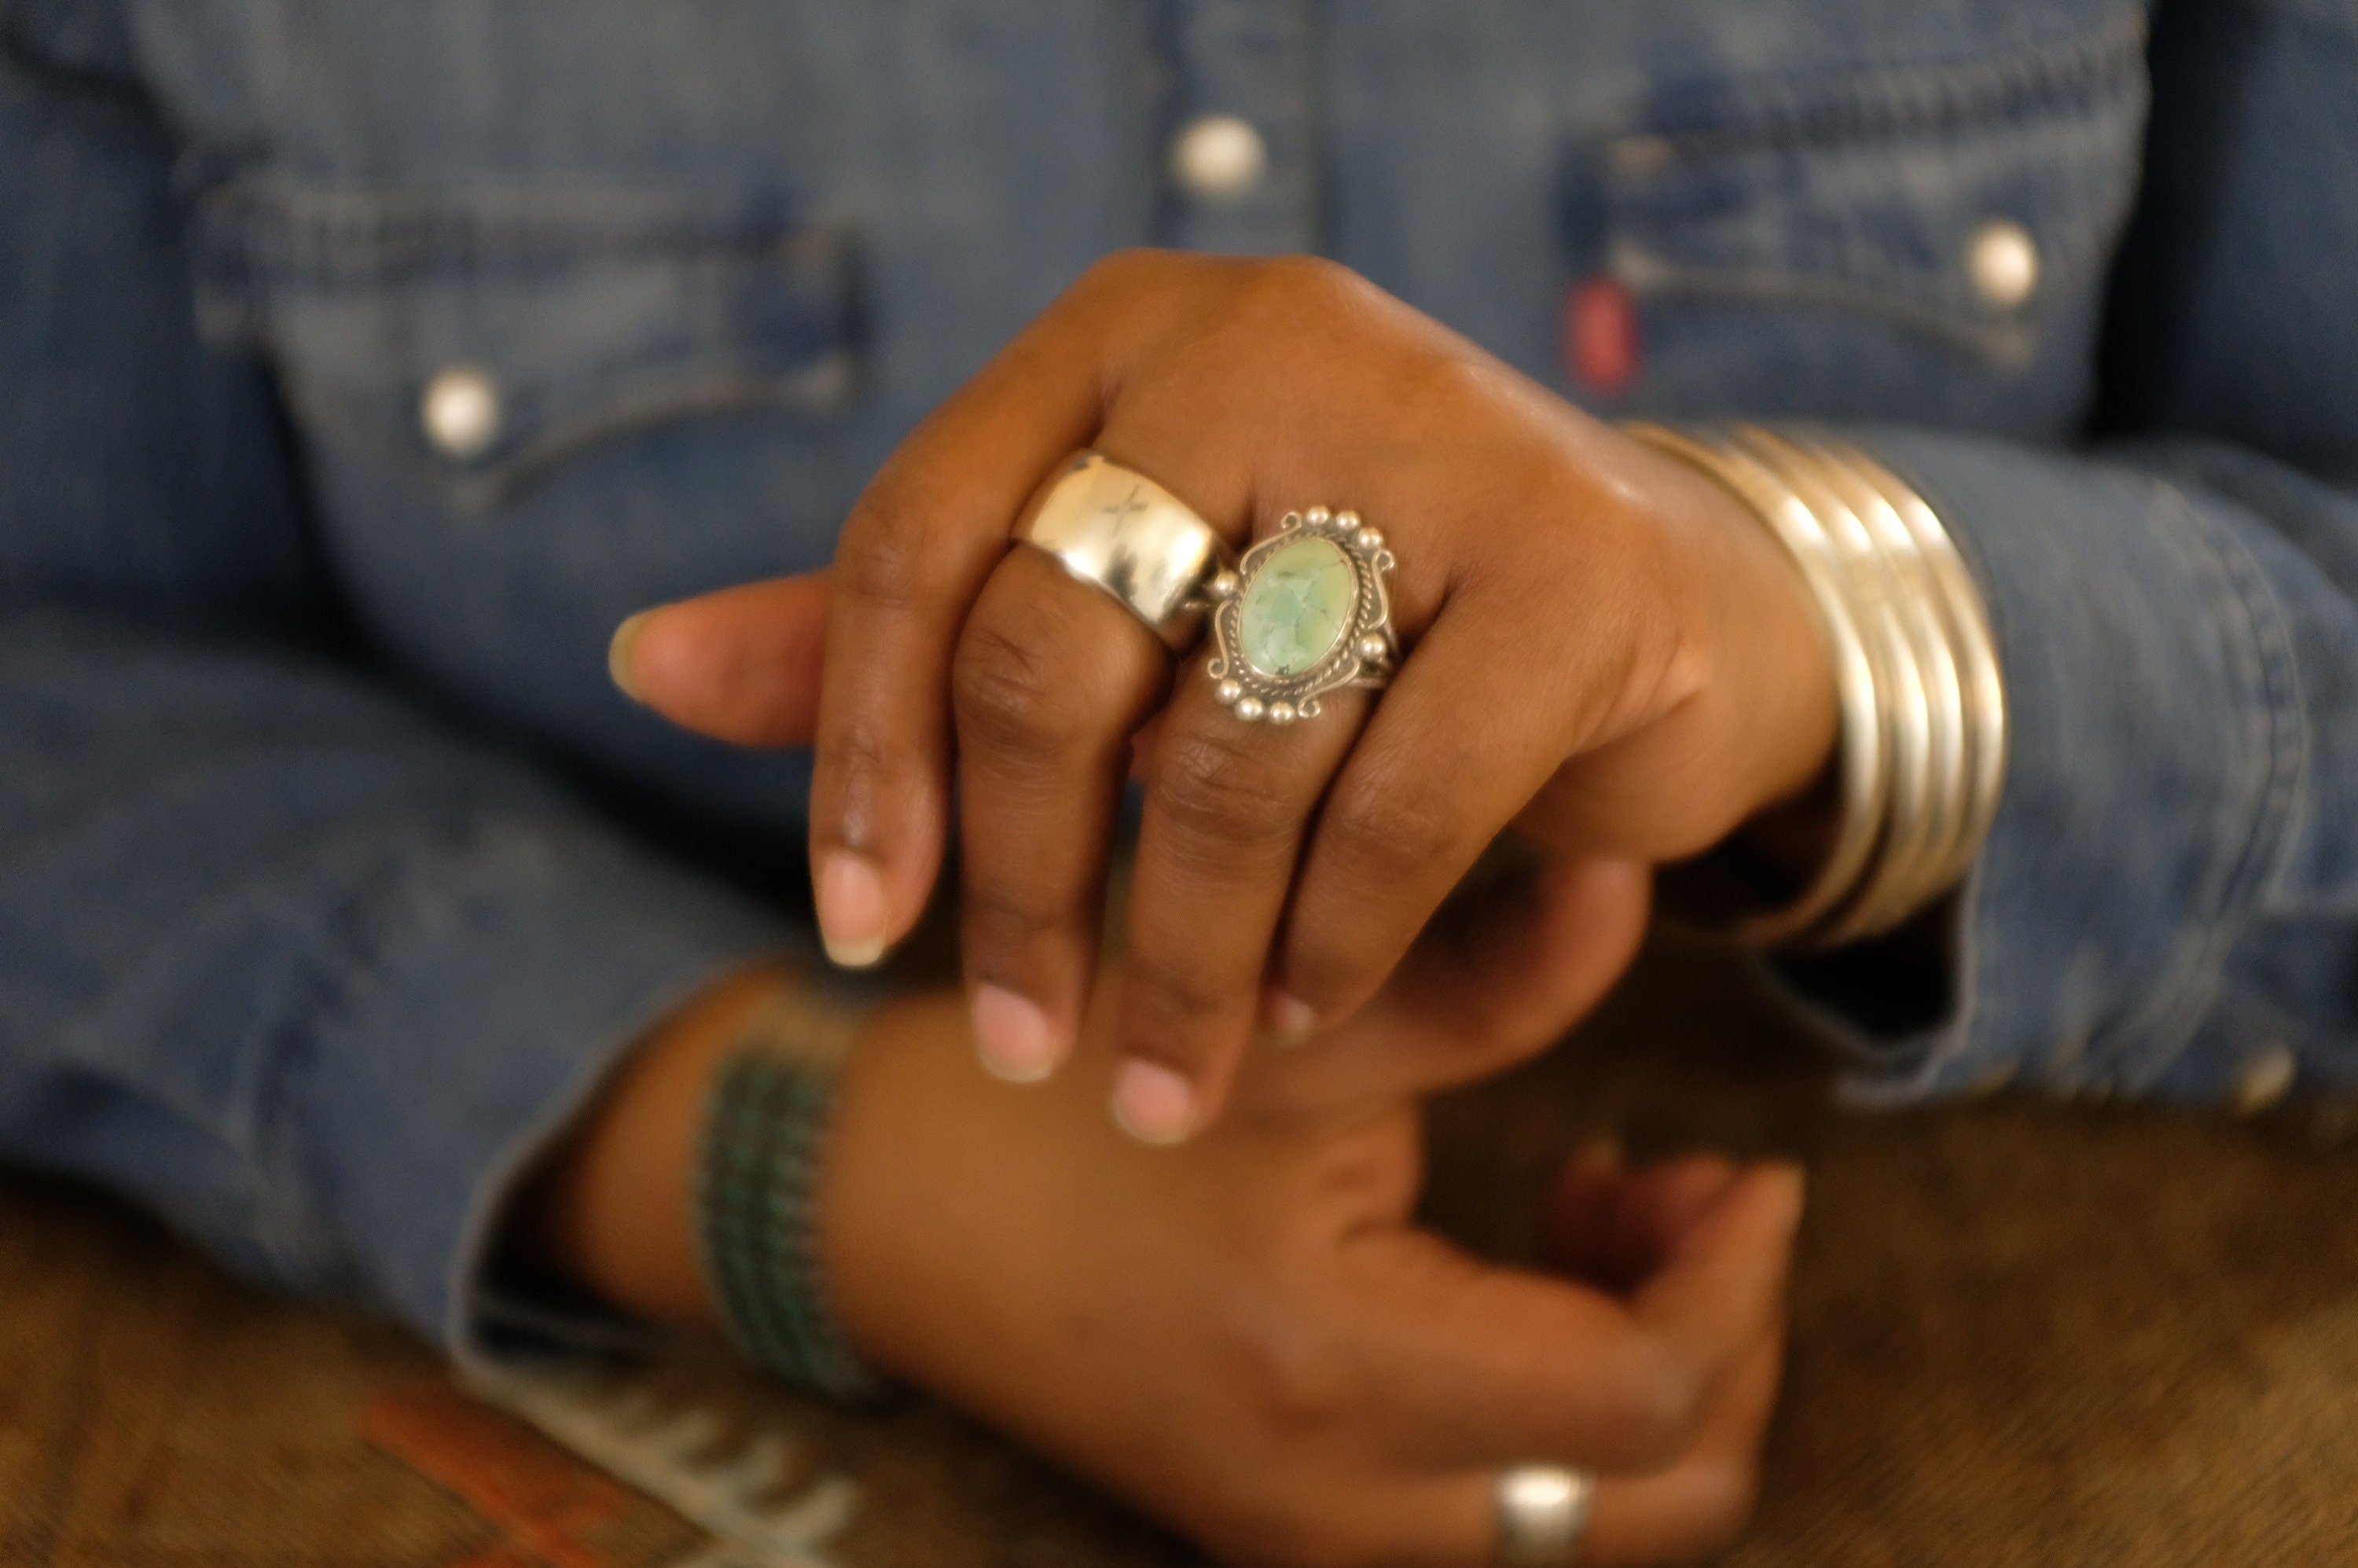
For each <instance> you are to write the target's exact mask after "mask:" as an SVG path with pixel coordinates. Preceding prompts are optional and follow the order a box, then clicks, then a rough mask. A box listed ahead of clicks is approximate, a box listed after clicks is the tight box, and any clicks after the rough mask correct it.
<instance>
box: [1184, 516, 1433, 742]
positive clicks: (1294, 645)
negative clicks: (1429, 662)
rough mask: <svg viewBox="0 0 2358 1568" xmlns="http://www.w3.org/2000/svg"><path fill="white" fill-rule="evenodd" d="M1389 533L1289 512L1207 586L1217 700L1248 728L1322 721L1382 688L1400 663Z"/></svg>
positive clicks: (1352, 520)
mask: <svg viewBox="0 0 2358 1568" xmlns="http://www.w3.org/2000/svg"><path fill="white" fill-rule="evenodd" d="M1394 564H1395V563H1394V560H1393V557H1392V552H1391V548H1390V546H1388V545H1387V544H1386V543H1385V542H1384V536H1383V534H1382V533H1381V532H1380V531H1379V530H1378V529H1376V528H1372V527H1369V526H1368V524H1365V523H1363V522H1362V521H1361V520H1360V518H1359V514H1357V513H1356V512H1330V511H1328V510H1327V509H1326V508H1325V507H1324V506H1313V507H1311V508H1309V509H1308V510H1306V511H1303V512H1289V513H1287V514H1285V517H1284V519H1283V520H1282V523H1281V524H1279V527H1278V531H1277V532H1276V533H1274V534H1272V535H1270V536H1269V537H1268V538H1266V539H1263V540H1262V541H1261V542H1260V544H1258V545H1255V546H1253V547H1252V548H1251V549H1249V550H1248V551H1246V552H1245V555H1244V558H1243V559H1241V560H1239V561H1238V563H1237V565H1236V568H1235V569H1233V570H1229V571H1222V572H1219V573H1217V575H1215V576H1214V577H1213V578H1212V579H1211V580H1210V581H1209V582H1207V583H1206V584H1205V587H1204V594H1205V597H1206V598H1207V599H1208V600H1211V601H1212V605H1213V610H1212V636H1213V638H1214V640H1215V642H1216V643H1217V648H1216V651H1215V652H1214V654H1213V655H1212V660H1211V663H1210V665H1208V666H1206V673H1207V674H1208V675H1209V676H1210V677H1211V681H1212V691H1213V695H1214V696H1215V697H1217V698H1218V699H1219V701H1220V703H1221V705H1222V706H1223V707H1225V708H1228V711H1229V712H1231V713H1233V714H1235V715H1236V716H1237V717H1238V719H1243V720H1245V721H1246V722H1247V723H1262V722H1267V723H1271V724H1291V723H1293V721H1294V720H1295V719H1315V718H1317V717H1318V712H1319V702H1318V699H1319V698H1320V697H1323V696H1325V694H1326V693H1328V692H1330V691H1335V690H1338V689H1340V688H1341V687H1352V686H1357V687H1381V686H1383V685H1384V684H1386V683H1387V682H1388V681H1390V679H1391V676H1392V672H1393V670H1394V669H1396V668H1397V667H1398V666H1399V664H1400V640H1399V638H1398V636H1397V635H1396V634H1395V633H1394V632H1393V630H1392V613H1391V600H1390V595H1389V594H1388V593H1387V592H1386V591H1385V586H1384V579H1386V578H1387V577H1388V576H1389V575H1390V572H1391V570H1392V568H1393V566H1394Z"/></svg>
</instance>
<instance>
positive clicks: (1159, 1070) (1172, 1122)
mask: <svg viewBox="0 0 2358 1568" xmlns="http://www.w3.org/2000/svg"><path fill="white" fill-rule="evenodd" d="M1113 1119H1114V1120H1115V1122H1117V1123H1118V1124H1119V1125H1120V1128H1121V1130H1123V1131H1124V1132H1127V1133H1129V1134H1130V1136H1131V1137H1132V1138H1135V1139H1137V1140H1138V1141H1140V1142H1141V1143H1152V1144H1155V1145H1157V1146H1158V1147H1163V1148H1167V1147H1169V1146H1170V1145H1172V1144H1174V1143H1184V1142H1185V1141H1187V1135H1188V1134H1189V1133H1191V1132H1193V1131H1195V1086H1194V1085H1193V1084H1190V1083H1189V1082H1188V1081H1187V1080H1186V1079H1184V1078H1183V1077H1181V1076H1179V1075H1178V1074H1176V1073H1174V1072H1173V1071H1172V1070H1171V1069H1170V1068H1168V1067H1166V1066H1164V1065H1162V1064H1161V1063H1159V1062H1149V1061H1146V1060H1144V1059H1143V1058H1141V1057H1138V1056H1132V1057H1131V1058H1130V1060H1129V1061H1127V1062H1124V1063H1123V1064H1122V1065H1121V1071H1120V1073H1118V1074H1117V1075H1115V1076H1114V1081H1113Z"/></svg>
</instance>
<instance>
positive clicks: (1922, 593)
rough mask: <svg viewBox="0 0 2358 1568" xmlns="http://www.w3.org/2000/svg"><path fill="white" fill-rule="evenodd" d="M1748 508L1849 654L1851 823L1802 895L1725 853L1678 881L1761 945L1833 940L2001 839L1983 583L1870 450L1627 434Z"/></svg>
mask: <svg viewBox="0 0 2358 1568" xmlns="http://www.w3.org/2000/svg"><path fill="white" fill-rule="evenodd" d="M1626 428H1627V430H1628V434H1629V435H1630V436H1631V437H1632V438H1635V439H1637V440H1639V441H1641V442H1643V443H1644V444H1646V445H1647V446H1650V447H1652V448H1653V449H1656V450H1658V451H1660V452H1662V453H1664V454H1666V455H1668V456H1670V457H1672V458H1676V459H1678V460H1680V461H1682V462H1683V463H1685V464H1687V465H1688V466H1690V467H1692V468H1694V469H1696V470H1700V471H1701V472H1703V473H1704V474H1705V475H1706V476H1708V477H1709V478H1711V479H1712V480H1714V481H1716V482H1718V483H1719V484H1720V485H1721V486H1722V487H1723V488H1724V489H1725V490H1727V491H1729V492H1732V493H1733V494H1735V495H1736V498H1737V499H1738V500H1740V501H1742V502H1743V503H1744V504H1745V506H1746V507H1747V510H1749V511H1751V512H1752V513H1753V514H1755V515H1757V516H1758V518H1759V519H1760V520H1761V522H1762V523H1763V524H1766V525H1767V526H1768V530H1769V531H1770V532H1771V533H1772V534H1774V535H1776V537H1777V538H1778V540H1779V543H1781V544H1782V545H1783V546H1785V549H1786V551H1787V553H1788V554H1789V555H1790V556H1791V557H1792V558H1793V561H1794V563H1795V565H1796V566H1798V567H1799V568H1800V569H1801V576H1802V579H1804V581H1805V582H1806V583H1807V584H1808V586H1809V589H1810V592H1811V596H1812V599H1813V600H1815V602H1816V604H1817V608H1818V611H1819V617H1820V620H1821V621H1822V622H1823V625H1824V627H1825V630H1826V633H1827V641H1828V645H1829V648H1830V650H1831V652H1832V654H1833V661H1834V680H1835V687H1836V691H1837V694H1838V697H1839V701H1840V708H1841V720H1842V736H1841V741H1840V743H1839V744H1840V750H1839V753H1838V761H1837V766H1836V775H1837V778H1838V780H1839V806H1838V810H1839V816H1838V818H1837V825H1836V827H1835V829H1834V832H1833V837H1832V841H1831V845H1830V847H1829V848H1828V849H1826V850H1825V852H1824V853H1823V856H1822V857H1821V858H1820V859H1819V860H1818V862H1817V870H1816V872H1815V874H1814V875H1813V876H1812V877H1810V878H1809V879H1808V880H1807V881H1806V882H1805V883H1804V885H1802V887H1801V889H1800V890H1799V892H1790V893H1789V894H1787V895H1785V896H1783V897H1781V898H1771V897H1766V896H1764V895H1763V894H1762V893H1761V892H1760V891H1759V889H1758V881H1759V879H1758V878H1755V879H1752V880H1751V881H1750V883H1747V881H1746V880H1745V879H1743V878H1742V877H1741V876H1739V875H1736V874H1734V873H1733V872H1732V871H1731V870H1730V868H1729V867H1727V866H1725V865H1724V864H1717V863H1714V862H1716V861H1719V860H1725V859H1726V858H1727V857H1726V856H1725V854H1722V855H1717V856H1714V857H1706V859H1705V861H1704V863H1701V864H1698V865H1691V866H1688V867H1682V868H1679V869H1678V870H1677V871H1674V872H1673V873H1671V874H1667V875H1666V876H1665V878H1664V905H1665V910H1666V913H1667V914H1669V915H1670V917H1671V918H1672V919H1673V920H1674V921H1677V922H1678V923H1681V924H1684V925H1690V926H1694V927H1698V928H1701V929H1704V930H1706V931H1710V932H1712V933H1714V934H1715V935H1724V936H1727V937H1730V938H1733V939H1734V940H1736V941H1739V942H1743V943H1746V944H1748V945H1756V946H1768V945H1778V946H1796V947H1831V946H1840V945H1842V944H1844V943H1846V942H1855V941H1858V940H1860V939H1862V938H1864V937H1868V936H1873V935H1878V934H1880V933H1882V932H1885V931H1888V930H1890V929H1892V928H1893V927H1895V926H1897V925H1900V924H1902V923H1904V922H1905V921H1907V920H1908V919H1909V917H1911V916H1912V915H1914V914H1916V913H1917V912H1918V911H1920V910H1921V909H1923V908H1924V907H1925V906H1926V905H1928V904H1930V903H1932V902H1933V901H1934V900H1935V899H1937V898H1939V897H1940V896H1941V894H1942V893H1943V892H1946V891H1948V889H1949V888H1951V887H1952V886H1953V885H1955V883H1956V881H1958V879H1959V878H1961V877H1962V876H1963V874H1964V872H1965V870H1966V868H1967V867H1968V866H1970V865H1971V864H1972V862H1973V860H1974V856H1975V855H1977V854H1978V853H1979V852H1980V849H1981V844H1982V840H1983V839H1984V838H1985V837H1986V836H1987V834H1988V832H1989V825H1990V822H1991V819H1992V818H1993V817H1994V816H1996V809H1997V797H1998V792H1999V789H2000V787H2001V785H2002V784H2003V782H2004V778H2005V769H2006V701H2005V690H2004V683H2003V680H2002V678H2001V675H2000V672H1999V669H1998V663H1997V651H1996V638H1995V637H1994V635H1993V634H1992V633H1991V630H1990V623H1989V617H1988V614H1987V611H1986V610H1985V607H1984V605H1983V603H1982V599H1981V595H1980V592H1979V590H1978V589H1975V587H1974V583H1973V579H1972V578H1971V577H1970V576H1969V575H1968V574H1967V572H1966V570H1965V567H1964V562H1963V558H1962V557H1960V556H1959V555H1958V553H1957V549H1956V546H1955V544H1954V542H1953V541H1952V540H1951V539H1950V537H1949V535H1948V531H1947V530H1946V529H1945V528H1944V527H1943V526H1942V524H1941V521H1940V519H1939V517H1938V516H1937V515H1936V514H1934V513H1933V511H1932V509H1931V507H1930V506H1929V505H1927V504H1926V503H1925V502H1924V500H1923V498H1922V497H1920V496H1919V495H1918V494H1917V493H1916V492H1914V491H1913V490H1911V489H1910V488H1909V486H1908V485H1906V484H1905V483H1903V482H1902V481H1900V480H1899V479H1898V477H1897V476H1895V475H1894V474H1892V473H1891V471H1890V470H1888V469H1886V468H1885V467H1883V466H1882V465H1881V464H1879V463H1877V462H1875V461H1874V460H1871V459H1869V458H1868V457H1866V454H1864V453H1862V452H1860V451H1859V450H1857V449H1855V447H1852V446H1849V445H1848V444H1846V443H1844V442H1841V441H1838V440H1835V439H1833V438H1829V437H1824V436H1818V435H1812V434H1808V433H1804V432H1799V431H1790V430H1789V431H1783V432H1778V431H1772V430H1768V429H1765V428H1762V427H1758V426H1755V425H1736V426H1732V427H1726V428H1725V429H1714V428H1698V429H1686V430H1674V429H1671V428H1668V427H1663V426H1659V425H1644V424H1639V425H1631V426H1628V427H1626Z"/></svg>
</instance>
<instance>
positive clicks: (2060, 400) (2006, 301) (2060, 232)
mask: <svg viewBox="0 0 2358 1568" xmlns="http://www.w3.org/2000/svg"><path fill="white" fill-rule="evenodd" d="M2144 36H2145V35H2144V24H2143V17H2142V16H2141V15H2137V14H2128V15H2123V16H2116V17H2114V18H2111V19H2109V20H2106V21H2104V22H2103V23H2101V24H2099V25H2097V26H2095V27H2091V28H2088V29H2085V30H2082V31H2081V32H2079V33H2076V34H2073V35H2071V36H2068V37H2065V38H2060V39H2055V40H2052V41H2050V42H2047V43H2044V44H2039V45H2034V46H2031V47H2028V48H2017V49H2009V50H2007V51H2005V52H2002V53H1998V54H1994V55H1989V56H1984V57H1977V58H1970V59H1957V60H1946V61H1939V62H1934V63H1927V64H1898V65H1886V66H1879V67H1876V68H1872V69H1862V70H1844V71H1833V72H1812V73H1811V74H1808V75H1803V76H1793V75H1784V76H1775V75H1772V76H1768V77H1766V78H1758V77H1751V76H1741V75H1738V76H1727V77H1720V78H1711V77H1708V76H1706V77H1704V78H1701V79H1685V80H1682V81H1666V82H1665V83H1663V84H1662V85H1661V86H1660V88H1658V90H1656V91H1655V92H1653V93H1652V94H1651V96H1650V98H1649V99H1648V101H1647V103H1646V105H1645V107H1644V108H1643V110H1642V111H1641V112H1640V113H1639V114H1638V115H1637V116H1636V117H1635V120H1634V122H1633V123H1631V124H1628V125H1626V126H1624V127H1622V128H1620V129H1618V130H1617V131H1616V132H1615V133H1614V134H1613V135H1608V136H1605V137H1603V138H1600V139H1598V140H1597V141H1596V142H1595V143H1594V144H1593V145H1592V146H1591V147H1590V149H1589V156H1588V157H1586V158H1585V160H1584V161H1585V163H1586V165H1587V167H1588V169H1589V177H1588V178H1587V180H1586V181H1585V186H1586V189H1587V191H1588V193H1589V200H1588V201H1587V202H1586V203H1585V206H1586V208H1587V211H1585V213H1584V212H1580V211H1575V228H1576V230H1585V233H1583V234H1579V235H1578V236H1577V237H1578V239H1579V240H1580V241H1581V242H1582V248H1584V249H1585V250H1586V251H1587V252H1588V255H1589V265H1591V267H1592V268H1593V269H1594V270H1595V271H1598V272H1601V273H1603V274H1604V275H1606V276H1610V277H1612V278H1614V279H1616V280H1617V281H1618V282H1619V283H1620V284H1621V285H1622V286H1623V287H1626V288H1627V289H1628V291H1629V293H1630V295H1631V296H1633V297H1634V298H1635V299H1636V301H1637V302H1638V304H1639V308H1641V310H1642V311H1643V312H1644V321H1645V331H1646V336H1647V350H1648V376H1649V379H1648V382H1647V383H1646V384H1643V385H1640V386H1637V387H1633V388H1632V389H1631V390H1632V391H1633V392H1634V393H1636V394H1638V395H1639V397H1640V398H1642V399H1643V400H1644V401H1645V402H1646V403H1647V404H1649V405H1650V406H1655V407H1657V408H1658V409H1660V410H1662V411H1666V412H1692V411H1701V409H1702V408H1704V407H1708V406H1714V405H1716V406H1730V405H1731V404H1732V405H1733V406H1739V407H1745V408H1747V409H1749V410H1750V411H1755V412H1764V413H1765V412H1785V411H1790V412H1799V413H1823V414H1831V415H1837V416H1856V415H1865V414H1871V415H1874V416H1879V417H1886V418H1890V417H1900V418H1906V417H1910V416H1940V417H1942V418H1945V419H1949V420H1952V421H1961V422H1963V423H1968V424H1985V425H1996V426H1999V427H2004V426H2006V425H2008V424H2018V425H2025V426H2029V425H2036V424H2037V423H2039V421H2041V420H2050V419H2052V418H2054V417H2055V416H2056V415H2057V413H2058V410H2059V408H2060V407H2061V406H2063V405H2066V404H2069V405H2073V406H2076V403H2077V401H2078V400H2079V398H2080V397H2081V396H2082V395H2084V390H2085V389H2084V385H2082V384H2081V383H2082V381H2083V380H2084V376H2085V362H2087V361H2088V360H2089V359H2090V358H2091V357H2092V355H2091V350H2092V348H2093V336H2094V331H2095V327H2096V321H2097V318H2098V315H2099V313H2100V306H2101V299H2102V294H2103V288H2104V278H2105V274H2106V272H2107V270H2108V268H2109V264H2110V260H2111V255H2112V252H2113V248H2114V245H2115V243H2116V241H2117V239H2118V236H2119V233H2120V231H2121V228H2122V226H2123V224H2124V223H2125V220H2126V217H2127V214H2128V211H2129V208H2130V205H2131V202H2132V200H2133V199H2134V197H2135V194H2136V179H2137V168H2138V157H2139V148H2140V145H2141V136H2142V130H2143V124H2144V114H2145V104H2146V76H2145V61H2144ZM1797 324H1798V325H1797ZM1747 327H1748V328H1749V329H1750V330H1749V332H1748V333H1747ZM1747 338H1748V339H1749V340H1750V341H1753V342H1754V344H1755V347H1756V348H1757V350H1758V351H1757V352H1756V353H1754V354H1752V355H1751V356H1750V358H1751V360H1752V361H1753V362H1755V363H1754V368H1756V369H1758V371H1759V372H1760V373H1759V374H1758V376H1755V377H1747V374H1746V373H1745V365H1744V364H1742V363H1734V364H1731V363H1730V362H1729V361H1728V356H1729V354H1730V353H1731V351H1733V352H1735V353H1736V357H1737V359H1738V360H1741V359H1743V358H1744V355H1743V353H1742V350H1741V345H1742V344H1744V343H1745V342H1746V341H1747ZM1789 340H1790V341H1789ZM1732 345H1734V346H1735V347H1734V348H1733V349H1732V348H1731V346H1732ZM2058 361H2060V362H2061V364H2060V365H2059V364H2058V363H2057V362H2058ZM2075 361H2076V362H2075ZM2043 365H2044V366H2053V367H2055V373H2054V374H2052V375H2048V376H2043V377H2042V376H2039V375H2038V374H2037V372H2038V371H2039V368H2040V367H2041V366H2043ZM2059 379H2060V380H2061V381H2064V382H2069V383H2071V384H2070V385H2059V384H2057V383H2058V381H2059ZM2033 381H2036V382H2038V383H2039V384H2038V385H2035V386H2033V385H2026V383H2028V382H2033ZM1756 382H1757V385H1754V383H1756ZM2009 400H2011V401H2013V402H2015V403H2017V404H2035V405H2037V409H2036V411H2035V412H2033V411H2028V410H2027V409H2025V408H2020V407H2017V408H2016V409H2013V410H2009V409H2008V408H2007V407H2006V405H2007V403H2008V402H2009ZM1853 405H1857V406H1853ZM1918 405H1920V406H1918Z"/></svg>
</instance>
